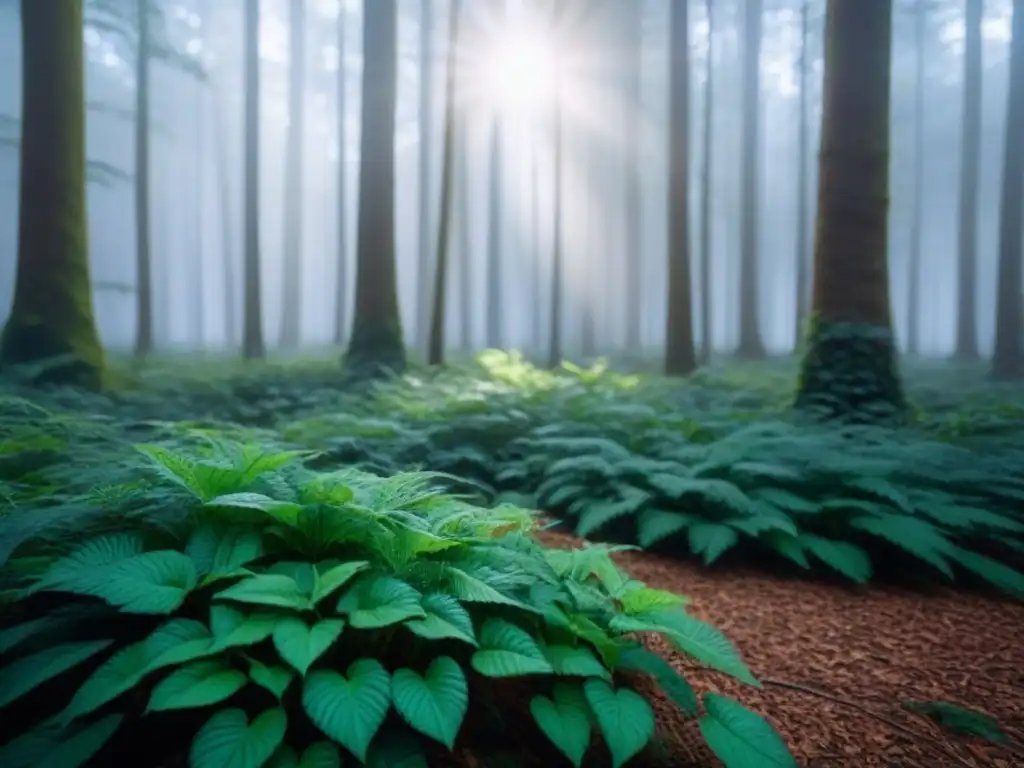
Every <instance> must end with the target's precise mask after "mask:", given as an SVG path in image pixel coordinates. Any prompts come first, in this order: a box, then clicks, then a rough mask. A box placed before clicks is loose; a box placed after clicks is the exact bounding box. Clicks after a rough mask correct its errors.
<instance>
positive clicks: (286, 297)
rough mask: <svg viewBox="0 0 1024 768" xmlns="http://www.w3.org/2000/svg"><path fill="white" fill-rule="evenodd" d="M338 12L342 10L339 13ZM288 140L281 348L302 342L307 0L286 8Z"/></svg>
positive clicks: (301, 0) (285, 179)
mask: <svg viewBox="0 0 1024 768" xmlns="http://www.w3.org/2000/svg"><path fill="white" fill-rule="evenodd" d="M339 12H341V11H339ZM288 24H289V29H290V34H291V37H290V42H289V45H288V58H289V59H290V61H289V75H290V78H289V83H288V138H287V147H286V150H285V152H286V154H285V169H284V172H285V178H284V189H285V198H284V258H283V260H282V263H283V272H284V274H283V275H282V276H281V277H282V279H281V285H282V286H283V295H282V297H281V338H280V339H279V344H280V346H281V347H282V348H283V349H289V350H293V349H295V348H297V347H298V346H299V344H300V343H301V341H302V271H303V270H302V187H303V175H304V174H303V172H302V171H303V167H302V166H303V155H304V153H303V151H302V148H303V143H304V137H305V125H306V120H305V111H306V110H305V93H306V0H291V3H290V5H289V20H288Z"/></svg>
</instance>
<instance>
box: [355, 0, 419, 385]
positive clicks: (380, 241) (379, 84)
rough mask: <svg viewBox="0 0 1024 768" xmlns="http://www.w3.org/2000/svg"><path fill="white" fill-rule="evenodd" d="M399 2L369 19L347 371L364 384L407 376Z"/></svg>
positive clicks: (375, 8) (371, 7) (383, 4)
mask: <svg viewBox="0 0 1024 768" xmlns="http://www.w3.org/2000/svg"><path fill="white" fill-rule="evenodd" d="M397 101H398V8H397V0H373V2H372V3H367V4H366V7H365V9H364V12H363V101H362V135H361V137H360V149H361V151H360V164H359V218H358V224H357V226H358V231H357V235H356V239H357V252H356V308H355V309H356V311H355V321H354V324H353V328H352V338H351V340H350V341H349V346H348V352H347V355H346V364H347V366H348V367H349V370H350V373H351V374H352V375H354V376H357V377H359V378H364V377H365V378H376V377H378V376H381V375H387V374H389V373H401V372H402V371H403V370H404V369H405V362H406V358H405V345H404V344H403V342H402V321H401V316H400V315H399V309H398V286H397V275H396V266H395V109H396V106H397Z"/></svg>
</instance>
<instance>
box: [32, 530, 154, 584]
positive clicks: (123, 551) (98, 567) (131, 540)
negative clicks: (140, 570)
mask: <svg viewBox="0 0 1024 768" xmlns="http://www.w3.org/2000/svg"><path fill="white" fill-rule="evenodd" d="M142 551H143V542H142V539H141V538H140V537H139V536H136V535H134V534H114V535H111V536H100V537H97V538H95V539H89V540H88V541H86V542H85V543H84V544H82V545H81V546H79V547H77V548H76V549H75V550H74V551H72V552H71V553H70V554H69V555H67V556H66V557H62V558H61V559H60V560H58V561H57V562H55V563H54V564H53V565H51V566H50V567H49V569H48V570H47V571H46V573H44V574H43V575H42V576H41V577H40V578H39V580H38V581H37V582H36V583H35V584H34V585H33V586H32V591H36V592H37V591H41V590H45V589H64V588H65V585H66V584H67V583H69V582H71V581H77V582H78V584H79V585H80V587H83V588H84V587H85V586H86V585H87V584H88V585H89V586H92V585H96V584H100V583H102V581H103V577H102V573H103V572H104V571H105V569H106V568H107V567H108V566H111V565H113V564H114V563H118V562H121V561H122V560H127V559H129V558H132V557H135V556H136V555H139V554H142ZM86 594H88V593H86Z"/></svg>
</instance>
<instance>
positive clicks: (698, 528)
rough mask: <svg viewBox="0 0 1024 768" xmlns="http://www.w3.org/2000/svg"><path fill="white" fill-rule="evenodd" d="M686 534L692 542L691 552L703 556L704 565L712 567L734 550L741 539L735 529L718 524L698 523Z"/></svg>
mask: <svg viewBox="0 0 1024 768" xmlns="http://www.w3.org/2000/svg"><path fill="white" fill-rule="evenodd" d="M686 533H687V536H688V537H689V540H690V551H691V552H693V554H695V555H703V556H704V565H711V564H712V563H713V562H715V560H717V559H718V558H719V557H721V556H722V555H723V554H725V553H726V552H727V551H728V550H730V549H732V548H733V547H734V546H735V545H736V542H737V541H739V538H740V537H739V534H738V533H736V531H735V529H733V528H730V527H729V526H728V525H720V524H718V523H697V524H696V525H691V526H690V528H689V529H688V530H687V532H686Z"/></svg>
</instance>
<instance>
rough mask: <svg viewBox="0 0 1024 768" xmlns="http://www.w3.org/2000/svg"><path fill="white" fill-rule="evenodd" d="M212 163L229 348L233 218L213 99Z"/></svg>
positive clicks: (234, 331) (217, 104) (234, 324)
mask: <svg viewBox="0 0 1024 768" xmlns="http://www.w3.org/2000/svg"><path fill="white" fill-rule="evenodd" d="M213 140H214V142H216V143H215V146H214V163H216V166H217V169H216V173H217V185H218V187H219V192H218V196H219V197H220V247H221V263H222V266H223V270H224V272H223V276H224V337H225V342H226V344H227V346H228V347H229V348H234V347H235V345H236V344H237V343H238V275H237V273H236V272H235V263H236V262H235V238H234V234H235V217H234V215H233V214H234V211H233V210H232V205H231V184H230V182H229V177H228V147H227V137H226V136H225V135H224V119H223V114H222V112H221V99H220V97H219V94H217V93H214V100H213Z"/></svg>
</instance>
